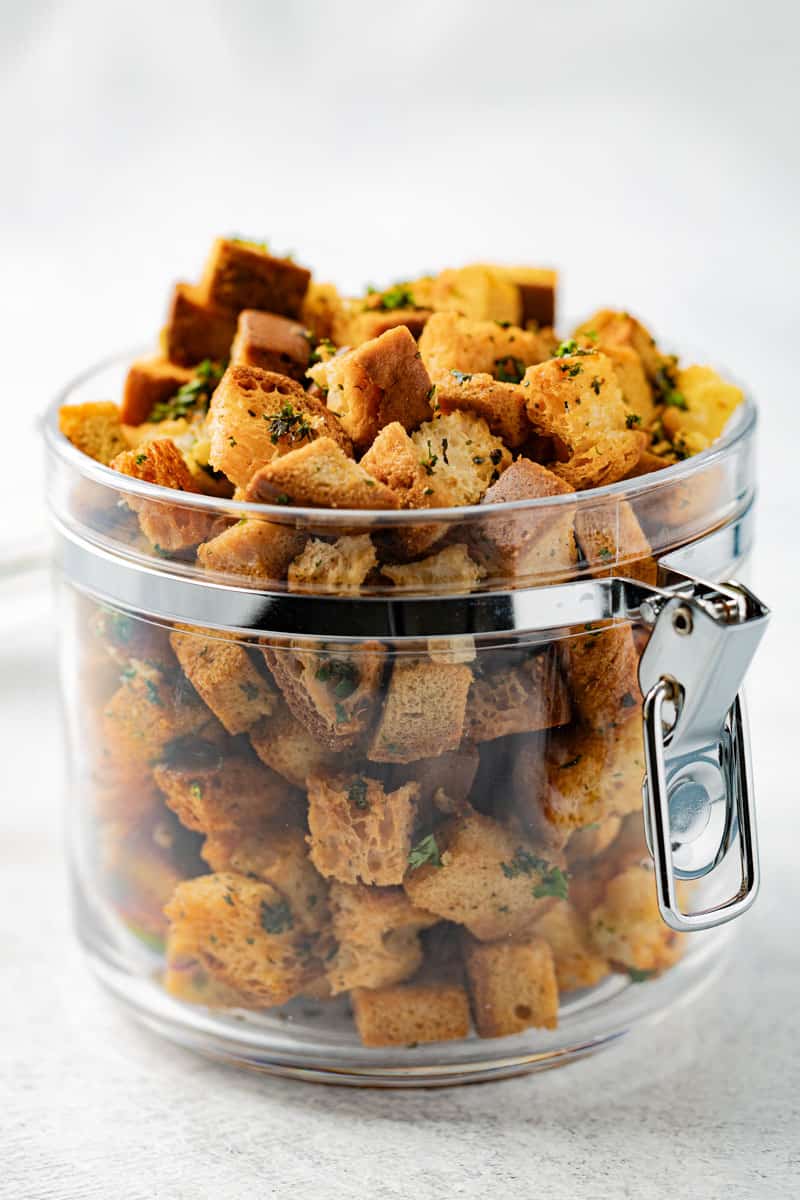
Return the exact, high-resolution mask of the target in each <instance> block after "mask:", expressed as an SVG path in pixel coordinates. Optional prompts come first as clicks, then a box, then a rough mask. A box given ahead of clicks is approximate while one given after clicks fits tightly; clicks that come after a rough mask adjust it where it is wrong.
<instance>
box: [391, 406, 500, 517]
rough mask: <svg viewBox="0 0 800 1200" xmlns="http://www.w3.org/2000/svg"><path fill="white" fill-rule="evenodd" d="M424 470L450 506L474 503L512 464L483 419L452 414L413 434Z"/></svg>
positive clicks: (456, 413)
mask: <svg viewBox="0 0 800 1200" xmlns="http://www.w3.org/2000/svg"><path fill="white" fill-rule="evenodd" d="M412 441H413V442H414V444H415V445H416V447H417V449H418V451H419V455H420V459H421V461H422V464H423V466H424V468H425V470H426V471H427V472H428V473H429V474H430V475H431V476H432V477H435V479H436V482H437V484H438V485H439V486H443V487H444V488H446V489H447V490H448V492H449V495H450V503H451V504H477V503H478V502H479V500H480V499H481V498H482V497H483V495H484V493H485V492H486V490H487V488H488V487H489V486H490V485H491V484H492V483H494V482H495V480H496V479H498V478H499V477H500V475H501V474H502V472H503V471H505V469H506V467H508V466H509V465H510V463H511V454H510V452H509V451H508V450H507V449H506V447H505V446H504V445H503V443H502V442H501V441H500V439H499V438H496V437H494V435H493V434H491V433H490V432H489V426H488V425H487V424H486V422H485V421H484V420H483V418H482V417H477V416H475V414H474V413H469V412H453V413H450V414H449V416H446V417H437V418H436V419H435V420H434V421H428V422H426V423H425V424H424V425H421V426H420V428H419V429H418V430H417V431H416V433H414V434H413V435H412Z"/></svg>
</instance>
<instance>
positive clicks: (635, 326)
mask: <svg viewBox="0 0 800 1200" xmlns="http://www.w3.org/2000/svg"><path fill="white" fill-rule="evenodd" d="M575 337H576V338H579V339H585V338H588V339H590V340H591V342H592V343H593V344H594V345H596V346H598V347H599V348H600V349H601V350H603V352H605V350H606V348H609V349H612V348H617V347H623V348H624V349H629V350H633V351H634V352H635V353H636V354H637V355H638V357H639V360H640V361H641V363H642V366H643V367H644V369H645V372H646V374H647V377H648V379H650V380H652V381H653V382H656V381H657V380H658V378H659V372H660V371H661V370H662V369H663V367H664V364H665V362H667V363H668V362H669V361H670V360H669V359H668V358H667V357H666V356H665V355H663V354H662V353H661V351H660V350H659V349H658V346H657V345H656V339H655V338H654V337H653V335H652V334H651V333H650V331H649V330H648V329H645V327H644V325H642V324H641V322H640V321H637V320H636V317H632V316H631V315H630V313H627V312H615V311H614V310H613V309H610V308H602V309H600V310H599V311H598V312H596V313H594V314H593V315H592V316H591V317H589V319H588V320H587V321H584V322H583V323H582V324H581V325H579V326H578V327H577V329H576V330H575Z"/></svg>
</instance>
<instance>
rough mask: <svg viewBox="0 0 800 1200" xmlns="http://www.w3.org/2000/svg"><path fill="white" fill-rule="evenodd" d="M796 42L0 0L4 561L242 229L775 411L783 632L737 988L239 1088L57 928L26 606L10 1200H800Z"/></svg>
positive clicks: (629, 26)
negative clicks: (515, 1036) (756, 878)
mask: <svg viewBox="0 0 800 1200" xmlns="http://www.w3.org/2000/svg"><path fill="white" fill-rule="evenodd" d="M799 38H800V20H799V19H798V9H797V6H796V5H795V4H793V3H788V2H787V3H779V2H777V0H767V2H766V3H763V2H762V3H760V4H752V3H746V4H745V3H737V2H734V3H730V2H729V3H721V2H717V0H712V2H708V3H698V2H697V0H695V2H694V3H688V2H687V0H673V2H671V3H660V2H659V3H642V2H641V0H639V2H636V0H625V2H611V3H605V4H589V3H577V2H575V0H571V2H566V3H560V4H555V3H553V4H533V3H528V4H518V3H511V2H509V0H495V2H494V3H491V4H477V3H455V2H453V0H442V2H438V3H432V2H429V3H417V2H412V3H408V2H407V3H403V4H400V3H397V4H389V3H387V2H386V0H383V3H379V2H377V0H372V2H371V3H361V2H359V0H357V2H349V0H340V2H339V3H337V4H323V3H313V2H311V0H307V2H305V3H286V4H281V5H278V4H273V3H267V2H264V0H261V2H258V0H249V2H243V0H239V2H231V0H227V2H226V3H222V2H220V3H213V2H211V0H196V2H195V3H191V4H188V3H169V2H168V0H163V2H162V3H160V4H155V3H152V2H150V0H144V2H140V3H136V4H133V3H127V2H124V3H111V2H109V0H107V2H106V3H104V4H101V3H99V0H72V2H68V0H67V2H64V3H42V2H41V0H40V2H38V3H27V4H19V3H13V4H12V3H10V2H9V0H0V151H1V153H0V164H1V165H0V182H1V184H2V186H0V214H2V219H1V220H0V348H2V357H0V363H1V364H2V371H0V419H1V420H2V426H0V428H2V430H3V435H4V452H3V470H2V472H1V473H0V512H1V513H2V518H0V519H1V520H2V530H3V535H4V536H5V537H13V538H14V539H15V540H19V539H20V538H23V539H26V538H28V537H33V531H35V530H36V528H37V527H38V525H39V523H40V521H41V519H42V517H41V514H42V504H41V500H40V493H41V486H42V471H41V467H40V461H39V451H38V446H37V440H36V435H35V421H36V417H37V414H39V413H40V412H41V410H42V408H43V406H44V405H45V404H46V403H47V401H48V399H49V398H50V396H51V395H52V394H53V392H54V391H55V390H56V389H57V388H58V387H59V386H60V385H61V384H62V383H63V382H64V380H65V379H66V378H68V377H69V376H70V374H72V373H74V372H76V371H78V370H80V369H81V368H83V367H84V366H85V365H86V364H88V363H89V362H91V361H92V360H94V359H97V358H99V357H102V356H105V355H106V354H108V353H109V352H110V351H112V350H116V349H120V348H124V347H126V346H129V345H135V344H138V343H140V342H142V341H148V340H150V339H153V338H154V337H155V333H156V330H157V328H158V326H159V324H160V323H161V321H162V318H163V311H164V306H165V303H166V297H167V293H168V290H169V286H170V283H171V281H173V280H174V279H177V278H187V277H189V278H191V277H192V276H195V275H196V274H197V273H198V271H199V269H200V265H201V262H202V258H203V256H204V253H205V249H206V247H207V244H208V242H209V240H210V238H211V237H212V235H213V234H215V233H217V232H227V231H238V232H242V233H245V234H249V235H251V236H254V237H259V238H261V237H266V238H268V239H269V240H270V241H271V242H272V243H273V245H274V246H276V247H278V248H286V249H292V250H294V251H295V252H296V253H297V254H298V256H299V257H300V258H301V260H302V261H305V262H307V263H308V264H309V265H311V266H312V267H313V268H314V269H315V272H317V273H318V274H319V275H320V276H321V277H327V278H332V279H335V280H336V281H337V282H339V283H340V284H341V285H343V286H345V287H357V286H360V285H361V284H363V283H364V282H367V281H375V282H384V281H389V280H392V279H395V278H397V277H400V276H407V275H413V274H414V273H416V272H419V271H421V270H425V269H428V268H437V267H439V266H442V265H457V264H458V263H460V262H465V261H469V260H472V259H476V258H496V259H498V260H507V261H520V262H530V263H542V264H553V265H556V266H558V267H559V268H560V269H561V270H562V272H563V291H562V311H565V312H567V313H570V314H576V315H579V314H582V313H586V312H588V311H590V310H591V309H592V308H594V307H597V306H599V305H601V304H619V305H620V306H623V307H626V308H629V309H631V310H632V311H634V312H636V313H638V314H640V315H641V316H643V317H644V318H645V320H646V321H647V323H648V324H650V325H651V326H652V327H653V328H654V329H655V331H656V332H657V333H658V334H659V335H660V336H662V337H663V338H664V339H665V340H666V341H668V342H669V343H671V344H673V345H675V346H678V347H680V346H681V345H687V346H691V347H696V348H699V349H700V351H701V352H702V353H703V354H704V355H706V356H707V357H708V359H709V360H711V361H715V362H717V363H720V364H726V365H727V366H729V367H730V369H731V370H732V371H733V372H734V373H735V375H736V376H737V377H738V378H740V379H742V380H744V381H746V382H747V384H748V385H749V386H750V388H751V389H752V391H753V392H754V394H755V395H756V397H757V399H758V400H759V401H760V404H761V409H762V432H761V475H762V480H763V492H762V499H761V504H760V522H759V543H760V552H759V554H758V557H757V560H756V562H755V564H754V571H753V581H754V584H755V586H756V589H757V590H758V591H759V592H760V593H761V594H762V595H763V596H764V598H765V599H766V600H767V601H768V602H771V603H772V604H773V606H774V608H775V610H776V617H775V621H774V623H773V627H772V629H771V631H770V633H769V635H768V638H767V641H766V643H765V646H764V649H763V652H762V654H761V658H760V662H759V664H758V666H757V668H756V669H755V670H754V672H753V684H752V688H751V701H752V716H753V725H754V743H755V746H754V749H755V759H756V771H757V780H758V783H759V798H760V804H761V827H762V842H763V858H764V874H765V886H764V891H763V895H762V898H761V900H760V902H759V905H758V907H757V909H756V910H754V912H753V913H752V914H751V915H749V916H748V917H747V918H745V919H744V922H743V925H744V929H743V936H742V939H741V940H740V942H739V943H738V948H737V952H736V961H735V963H734V966H733V967H732V968H731V970H730V971H729V972H728V974H727V975H726V977H725V979H724V980H723V982H722V983H721V984H720V985H718V986H717V987H716V988H715V990H714V991H713V992H712V993H711V994H710V995H709V996H708V997H707V998H706V999H704V1000H703V1001H702V1002H701V1003H700V1004H699V1005H698V1006H697V1008H696V1010H694V1011H686V1012H681V1013H676V1014H674V1015H673V1016H672V1017H671V1018H670V1019H669V1021H668V1022H667V1023H666V1024H665V1025H664V1026H663V1028H662V1029H661V1030H660V1032H659V1033H658V1035H642V1037H640V1038H639V1039H637V1040H636V1041H635V1042H634V1043H631V1047H632V1048H631V1047H628V1048H626V1049H625V1050H624V1051H622V1052H621V1053H620V1054H618V1055H617V1056H616V1057H615V1056H607V1057H601V1058H599V1059H597V1060H596V1061H594V1062H592V1063H588V1064H581V1065H579V1066H576V1067H574V1068H571V1069H570V1071H568V1072H564V1073H558V1074H555V1075H550V1076H544V1077H541V1078H536V1079H531V1080H525V1081H516V1082H514V1083H509V1084H504V1085H491V1086H486V1087H483V1088H479V1089H471V1090H463V1091H461V1092H458V1093H450V1094H447V1095H445V1094H442V1093H439V1094H436V1093H429V1094H426V1095H418V1096H416V1097H413V1096H406V1097H391V1096H376V1095H368V1094H362V1095H355V1094H349V1093H342V1092H336V1091H332V1090H323V1089H319V1090H312V1089H310V1088H307V1087H303V1086H302V1085H291V1084H286V1083H279V1082H275V1081H273V1082H270V1081H268V1080H254V1079H251V1078H245V1077H241V1076H237V1075H234V1074H233V1073H226V1072H223V1071H221V1070H220V1069H218V1068H214V1067H210V1066H208V1065H205V1064H201V1063H198V1062H196V1061H195V1060H193V1059H191V1058H190V1057H188V1056H184V1055H182V1054H179V1053H178V1052H173V1051H171V1050H167V1049H166V1048H163V1047H162V1046H160V1045H159V1044H157V1043H154V1042H153V1041H152V1040H151V1039H149V1038H148V1037H147V1036H145V1035H144V1034H141V1033H139V1032H136V1031H134V1030H132V1029H131V1028H130V1027H129V1026H128V1025H127V1023H126V1022H124V1021H123V1020H122V1019H121V1018H120V1017H119V1016H117V1014H116V1013H114V1012H113V1011H112V1010H111V1009H110V1008H109V1005H108V1003H107V1002H106V1001H105V1000H104V999H103V998H102V997H101V996H100V995H99V994H98V993H97V991H96V990H95V988H94V985H93V984H92V983H91V982H90V981H89V980H88V979H87V978H86V977H85V975H84V973H83V971H82V968H81V965H80V962H79V959H78V955H77V951H76V950H75V948H74V947H73V945H72V943H71V941H70V940H69V934H68V921H67V914H66V911H65V910H66V895H65V888H64V883H63V878H62V874H61V867H60V845H59V837H60V834H59V821H60V818H59V792H60V767H59V759H58V726H57V721H56V716H55V697H54V683H53V658H54V655H53V639H52V634H51V632H50V627H49V625H48V624H47V623H46V622H43V621H42V622H37V623H34V622H33V621H32V620H31V619H30V618H31V617H32V615H33V614H34V613H35V612H36V611H37V608H36V605H35V604H33V603H31V602H30V601H28V600H27V599H25V600H24V601H23V600H21V599H20V598H19V597H18V595H17V597H16V599H15V597H14V594H12V605H11V611H10V612H9V611H8V609H7V608H5V609H4V610H3V611H4V613H7V615H4V618H3V620H4V626H3V635H2V639H0V678H1V679H2V687H1V688H0V701H2V713H1V714H0V718H1V721H0V738H2V741H3V747H2V749H3V760H2V761H3V762H4V764H5V773H6V779H5V789H4V792H5V796H4V803H3V806H2V810H0V831H2V841H1V842H0V862H2V874H0V890H2V895H0V942H2V945H3V946H4V948H5V949H4V953H3V955H2V957H0V1054H1V1055H2V1057H0V1064H2V1065H1V1066H0V1145H2V1147H3V1149H4V1151H5V1152H6V1153H5V1155H4V1158H5V1166H4V1169H3V1170H2V1171H0V1195H3V1196H6V1195H7V1196H9V1197H13V1198H14V1200H17V1198H18V1197H21V1196H25V1197H28V1196H31V1197H37V1198H38V1197H42V1198H44V1197H47V1200H51V1198H54V1200H62V1198H70V1200H71V1198H72V1197H76V1198H77V1197H80V1198H81V1200H86V1198H87V1197H93V1196H98V1197H101V1196H102V1197H104V1198H106V1197H111V1196H113V1197H115V1198H119V1200H127V1198H128V1197H131V1198H134V1197H136V1198H138V1197H154V1196H158V1197H161V1196H163V1197H165V1198H166V1197H168V1198H169V1200H174V1198H176V1197H183V1196H186V1197H197V1196H203V1197H204V1196H212V1195H213V1196H215V1197H216V1196H226V1197H228V1196H230V1197H234V1198H237V1200H238V1197H239V1196H249V1195H250V1193H251V1190H257V1191H258V1193H259V1194H264V1195H273V1194H275V1195H284V1194H288V1193H290V1192H294V1193H297V1194H299V1195H311V1194H314V1195H319V1196H331V1197H339V1196H342V1197H344V1196H351V1195H357V1194H358V1195H361V1194H364V1192H366V1193H368V1194H369V1195H371V1196H375V1197H380V1196H403V1197H405V1196H409V1195H411V1194H414V1195H417V1196H429V1195H430V1196H439V1195H443V1194H454V1195H459V1196H461V1195H463V1196H485V1195H502V1196H505V1195H509V1196H515V1197H517V1196H528V1195H530V1196H534V1195H536V1196H538V1195H547V1196H548V1197H553V1198H554V1200H559V1198H560V1197H570V1198H571V1197H584V1196H585V1197H591V1198H592V1200H594V1198H596V1197H606V1196H607V1197H617V1196H628V1195H631V1196H642V1197H646V1196H651V1195H652V1196H664V1195H670V1194H674V1195H678V1196H683V1195H688V1194H692V1195H694V1196H698V1197H701V1198H705V1197H717V1196H725V1197H726V1198H728V1200H735V1198H737V1197H762V1196H764V1197H771V1196H776V1197H777V1196H780V1197H786V1196H789V1195H792V1194H794V1193H796V1192H797V1190H798V1188H797V1172H798V1169H800V1163H798V1158H797V1146H798V1140H800V1139H799V1138H798V1133H799V1132H800V1130H799V1125H800V1122H799V1121H798V1099H797V1096H798V1089H799V1088H800V1072H799V1071H798V1056H797V1050H796V1045H797V1040H798V1033H799V1032H800V1030H799V1029H798V1018H797V1000H798V988H799V986H800V978H799V976H800V955H799V954H798V931H797V917H796V912H797V905H798V901H800V889H798V885H797V882H796V877H797V874H798V871H797V866H796V863H797V858H798V851H797V850H796V848H795V843H796V841H797V838H798V832H799V831H800V829H799V823H798V817H797V811H798V810H797V805H798V799H797V785H796V766H795V756H796V745H797V740H798V730H797V726H796V720H797V715H798V710H797V698H796V682H795V681H796V674H797V665H798V655H797V641H798V635H797V628H798V622H799V621H800V606H799V605H798V600H797V581H798V573H797V565H796V559H795V554H796V552H797V550H796V548H797V542H798V538H797V532H796V529H797V519H798V515H800V514H799V513H798V501H797V489H798V484H797V466H796V463H797V446H798V434H799V433H800V429H799V428H798V419H797V411H798V405H800V395H798V388H797V384H796V370H795V367H794V363H795V359H796V350H795V345H796V343H797V340H798V328H800V313H799V312H798V298H800V286H798V280H799V279H800V249H799V246H800V242H799V240H798V236H797V219H798V212H799V211H800V164H799V163H798V144H800V138H799V137H798V125H799V123H800V122H799V118H800V88H799V87H798V72H800V63H799V62H798V39H799ZM0 540H1V539H0ZM6 596H8V591H7V590H6ZM26 618H28V619H27V622H26ZM648 1037H650V1038H655V1040H648ZM793 1155H794V1157H793ZM792 1179H794V1183H792V1182H791V1181H792Z"/></svg>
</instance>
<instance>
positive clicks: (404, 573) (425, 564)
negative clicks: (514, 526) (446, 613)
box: [381, 543, 485, 595]
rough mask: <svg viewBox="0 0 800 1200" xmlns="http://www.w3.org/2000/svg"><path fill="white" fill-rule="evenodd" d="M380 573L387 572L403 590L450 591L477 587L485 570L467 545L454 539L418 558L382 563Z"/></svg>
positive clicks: (451, 592)
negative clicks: (400, 562) (450, 542)
mask: <svg viewBox="0 0 800 1200" xmlns="http://www.w3.org/2000/svg"><path fill="white" fill-rule="evenodd" d="M381 574H382V575H386V576H388V578H389V579H391V581H392V583H393V584H394V585H395V587H397V588H401V589H402V590H403V591H425V592H436V591H439V592H447V593H448V595H452V594H454V593H457V592H469V591H471V590H472V588H474V587H477V586H478V584H479V583H480V581H481V579H482V578H483V576H484V575H485V571H484V570H483V568H482V567H481V566H480V565H479V564H478V563H476V562H475V561H474V560H473V559H472V558H470V556H469V551H468V549H467V547H466V546H464V545H461V544H460V543H457V544H456V545H453V546H447V547H446V548H445V549H444V550H439V551H438V552H437V553H436V554H432V555H430V557H428V558H423V559H420V560H419V561H418V562H412V563H406V564H405V565H399V564H397V565H395V566H388V565H384V566H383V567H381Z"/></svg>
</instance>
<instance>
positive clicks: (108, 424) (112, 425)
mask: <svg viewBox="0 0 800 1200" xmlns="http://www.w3.org/2000/svg"><path fill="white" fill-rule="evenodd" d="M58 428H59V429H60V430H61V432H62V433H63V435H64V437H65V438H67V439H68V440H69V441H70V442H72V444H73V446H75V447H76V449H78V450H80V451H82V452H83V453H84V454H88V455H89V458H93V459H95V460H96V461H97V462H99V463H102V464H103V466H105V467H107V466H108V465H109V464H110V463H111V461H112V459H114V458H116V457H117V455H119V454H122V452H123V451H124V450H125V449H126V447H127V443H126V441H125V434H124V431H123V429H122V422H121V419H120V411H119V409H118V408H117V406H116V404H112V403H111V402H110V401H102V402H99V403H96V404H94V403H89V404H62V406H61V408H60V409H59V410H58Z"/></svg>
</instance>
